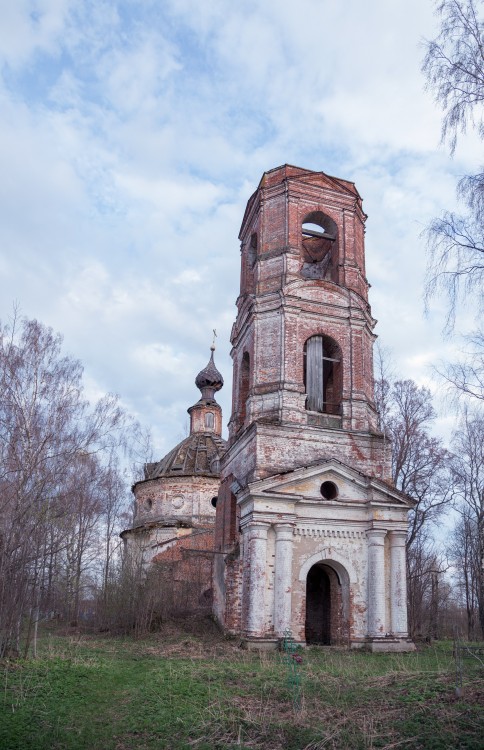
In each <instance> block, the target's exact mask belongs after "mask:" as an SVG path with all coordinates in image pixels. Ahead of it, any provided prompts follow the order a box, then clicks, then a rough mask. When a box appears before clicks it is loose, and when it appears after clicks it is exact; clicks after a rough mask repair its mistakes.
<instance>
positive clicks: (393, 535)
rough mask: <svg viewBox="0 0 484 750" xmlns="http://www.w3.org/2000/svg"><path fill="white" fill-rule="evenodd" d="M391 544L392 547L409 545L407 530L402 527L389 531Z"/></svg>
mask: <svg viewBox="0 0 484 750" xmlns="http://www.w3.org/2000/svg"><path fill="white" fill-rule="evenodd" d="M389 536H390V544H391V546H392V547H406V546H407V532H406V531H403V530H402V529H394V530H392V531H390V532H389Z"/></svg>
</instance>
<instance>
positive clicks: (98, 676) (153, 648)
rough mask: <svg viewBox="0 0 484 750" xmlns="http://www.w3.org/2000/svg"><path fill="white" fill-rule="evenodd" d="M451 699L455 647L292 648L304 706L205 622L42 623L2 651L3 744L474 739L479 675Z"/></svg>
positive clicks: (218, 747)
mask: <svg viewBox="0 0 484 750" xmlns="http://www.w3.org/2000/svg"><path fill="white" fill-rule="evenodd" d="M476 664H477V669H476V668H474V669H472V670H470V669H468V670H467V671H466V673H465V676H464V689H463V695H462V697H461V698H456V696H455V670H454V660H453V657H452V644H451V643H442V644H435V645H433V646H426V647H425V648H424V649H423V650H422V651H420V652H418V653H412V654H395V655H390V654H381V655H375V654H366V653H361V652H349V651H346V650H337V649H325V648H312V649H308V650H306V651H304V652H302V664H301V677H302V683H301V684H302V701H301V709H300V710H299V711H297V710H295V709H294V707H293V701H292V695H291V691H290V689H289V688H288V683H287V675H286V669H287V666H286V665H285V664H284V662H283V660H282V659H281V656H280V655H279V654H275V653H270V654H267V653H262V654H254V653H248V652H247V651H243V650H241V649H240V648H239V644H238V642H237V641H235V640H234V641H230V640H226V639H224V638H223V637H222V636H221V635H220V633H219V632H218V631H217V630H216V628H215V626H214V625H213V624H212V623H211V621H209V620H203V621H194V620H192V621H185V623H184V624H183V626H181V625H177V626H175V625H174V624H173V623H171V624H165V625H164V626H163V629H162V631H161V632H160V633H157V634H156V635H153V636H152V637H150V638H148V639H144V640H138V641H135V640H132V639H120V638H104V637H99V636H94V635H81V634H79V632H75V631H71V632H67V631H65V632H64V633H63V634H56V633H54V632H47V633H45V634H43V636H42V638H41V641H40V644H39V658H38V659H37V660H35V661H28V662H27V661H15V662H12V661H8V660H6V661H4V662H3V663H2V672H3V689H2V707H1V708H2V710H1V713H0V747H2V748H3V750H20V748H21V749H22V750H34V748H35V750H44V749H45V750H47V748H48V749H49V750H61V749H62V750H74V749H75V750H87V749H89V750H93V749H94V748H95V749H98V748H103V750H104V749H105V750H128V749H129V748H133V749H134V748H137V750H151V748H153V749H154V748H157V750H160V748H167V749H168V748H170V750H182V749H183V750H189V749H190V748H196V749H197V750H209V749H210V750H213V749H215V750H232V748H233V749H234V750H235V749H236V748H238V749H241V748H242V749H243V748H245V749H246V750H248V749H249V748H260V750H279V749H281V750H282V748H284V750H303V749H304V750H322V749H323V748H325V749H326V748H329V750H331V749H336V748H338V750H341V748H349V749H351V748H387V750H389V749H390V748H394V747H400V746H401V747H405V748H425V750H429V748H431V749H433V750H437V749H439V748H442V749H443V748H446V749H447V748H450V747H452V748H468V749H469V750H471V749H472V748H475V749H476V750H477V748H480V747H482V733H483V730H484V714H483V711H482V701H483V698H484V679H483V677H484V675H483V674H482V665H481V667H480V670H481V671H480V672H479V664H478V663H477V662H476Z"/></svg>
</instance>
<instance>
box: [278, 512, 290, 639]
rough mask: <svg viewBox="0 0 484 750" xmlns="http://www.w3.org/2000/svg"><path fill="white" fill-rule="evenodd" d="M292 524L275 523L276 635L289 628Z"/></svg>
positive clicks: (281, 634) (282, 633) (280, 634)
mask: <svg viewBox="0 0 484 750" xmlns="http://www.w3.org/2000/svg"><path fill="white" fill-rule="evenodd" d="M292 529H293V527H292V524H290V523H276V524H275V530H276V558H275V565H276V571H275V580H274V630H275V633H276V635H277V636H283V635H284V631H285V630H287V629H290V628H291V598H292Z"/></svg>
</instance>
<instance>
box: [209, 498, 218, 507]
mask: <svg viewBox="0 0 484 750" xmlns="http://www.w3.org/2000/svg"><path fill="white" fill-rule="evenodd" d="M217 500H218V498H217V497H212V499H211V501H210V502H211V503H212V505H213V507H214V508H216V507H217Z"/></svg>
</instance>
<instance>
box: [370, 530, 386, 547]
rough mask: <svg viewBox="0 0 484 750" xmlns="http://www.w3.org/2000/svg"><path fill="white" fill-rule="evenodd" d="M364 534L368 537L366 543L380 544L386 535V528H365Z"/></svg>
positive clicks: (383, 541)
mask: <svg viewBox="0 0 484 750" xmlns="http://www.w3.org/2000/svg"><path fill="white" fill-rule="evenodd" d="M366 535H367V537H368V544H371V545H374V544H377V545H380V544H384V543H385V537H386V535H387V530H386V529H367V530H366Z"/></svg>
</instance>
